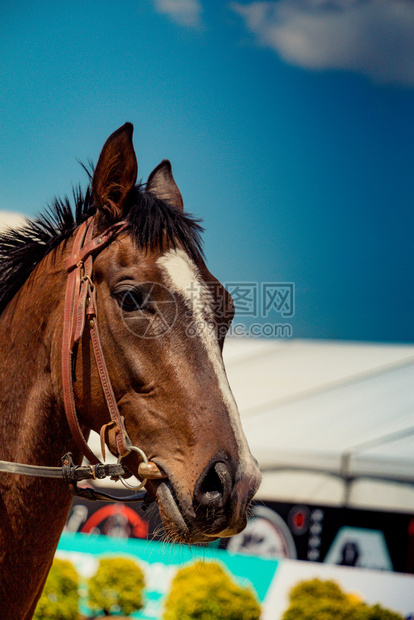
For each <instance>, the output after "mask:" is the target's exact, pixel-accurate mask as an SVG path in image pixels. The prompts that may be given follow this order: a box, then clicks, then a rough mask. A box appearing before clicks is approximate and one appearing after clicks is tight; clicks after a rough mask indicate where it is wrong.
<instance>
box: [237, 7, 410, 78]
mask: <svg viewBox="0 0 414 620" xmlns="http://www.w3.org/2000/svg"><path fill="white" fill-rule="evenodd" d="M231 7H232V9H233V10H234V11H235V12H236V13H238V14H239V15H240V16H241V17H242V18H243V20H244V22H245V25H246V27H247V29H248V30H250V31H251V32H252V33H253V34H254V35H255V37H256V39H257V41H258V42H259V43H260V44H261V45H263V46H265V47H270V48H272V49H274V50H275V51H276V52H278V54H279V55H280V56H281V57H282V58H283V59H284V60H285V61H287V62H289V63H291V64H294V65H298V66H301V67H305V68H308V69H343V70H350V71H355V72H358V73H363V74H365V75H367V76H369V77H370V78H371V79H372V80H373V81H375V82H379V83H395V84H403V85H406V86H414V2H413V1H412V0H279V1H277V2H250V3H249V4H240V3H238V2H234V3H232V5H231Z"/></svg>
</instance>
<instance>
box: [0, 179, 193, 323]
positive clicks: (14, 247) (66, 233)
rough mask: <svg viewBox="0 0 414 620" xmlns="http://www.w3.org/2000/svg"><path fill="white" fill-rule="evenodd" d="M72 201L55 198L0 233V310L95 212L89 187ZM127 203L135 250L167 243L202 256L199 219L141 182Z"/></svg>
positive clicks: (74, 196) (162, 245)
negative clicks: (37, 213)
mask: <svg viewBox="0 0 414 620" xmlns="http://www.w3.org/2000/svg"><path fill="white" fill-rule="evenodd" d="M73 203H74V209H72V205H71V202H70V200H69V199H68V198H67V197H65V198H64V199H63V200H61V199H59V198H56V199H55V200H54V201H53V203H52V204H51V205H50V206H48V207H47V209H46V210H45V212H44V213H42V214H41V215H40V216H39V217H37V218H36V219H34V220H29V219H27V221H26V222H25V224H24V225H23V226H21V227H20V228H17V229H16V230H12V229H7V230H5V231H2V232H0V314H1V313H2V312H3V310H4V309H5V307H6V306H7V304H8V303H9V301H11V299H12V298H13V297H14V296H15V295H16V293H17V292H18V291H19V290H20V289H21V287H22V286H23V284H24V283H25V282H26V280H27V278H28V277H29V275H30V274H31V273H32V271H33V269H34V268H35V267H36V266H37V265H38V264H39V263H40V261H41V260H42V259H43V258H44V257H45V256H46V255H47V254H49V252H51V251H52V250H54V249H55V248H57V247H58V246H59V245H60V244H61V243H62V242H64V241H66V240H67V239H69V237H70V236H71V235H72V234H73V232H74V231H75V229H76V228H77V227H78V226H79V225H80V224H82V222H83V221H85V220H86V219H87V218H88V217H90V216H91V215H94V214H95V212H96V207H95V205H94V203H93V198H92V193H91V189H90V187H88V189H87V190H86V191H85V192H83V191H82V190H81V189H80V188H78V189H75V190H74V191H73ZM128 205H129V206H128V213H127V216H126V218H125V219H126V220H127V221H128V223H129V229H130V233H131V235H132V237H133V239H134V240H135V242H136V243H137V245H138V247H139V248H144V249H147V248H153V247H159V248H161V249H162V248H163V247H164V245H165V243H166V242H169V243H170V244H172V246H173V247H176V246H177V244H179V245H180V246H182V247H183V248H184V250H185V251H186V252H187V253H188V254H189V255H190V256H191V257H192V258H195V259H197V257H199V256H200V254H201V255H202V243H201V232H202V230H203V229H202V227H201V226H200V223H199V220H197V219H195V218H193V217H192V216H191V215H187V214H183V213H182V212H181V211H179V210H178V209H176V208H175V207H173V206H172V205H170V204H168V203H167V202H164V201H163V200H160V199H158V198H156V197H155V196H154V195H153V194H152V193H151V192H147V191H146V190H145V186H144V185H137V186H136V187H135V188H134V190H133V191H132V192H131V195H130V196H129V200H128Z"/></svg>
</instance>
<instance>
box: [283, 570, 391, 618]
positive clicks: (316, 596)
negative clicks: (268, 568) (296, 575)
mask: <svg viewBox="0 0 414 620" xmlns="http://www.w3.org/2000/svg"><path fill="white" fill-rule="evenodd" d="M282 620H402V616H400V615H399V614H396V613H394V612H392V611H388V610H387V609H384V608H383V607H381V606H380V605H374V606H369V605H366V604H365V603H363V602H361V601H360V600H358V599H357V598H356V597H355V596H354V595H347V594H345V592H343V591H342V590H341V588H340V587H339V586H338V584H336V583H335V582H334V581H321V580H319V579H312V580H310V581H302V582H300V583H298V584H297V585H296V586H294V587H293V588H292V590H291V592H290V606H289V608H288V609H287V610H286V611H285V613H284V615H283V618H282Z"/></svg>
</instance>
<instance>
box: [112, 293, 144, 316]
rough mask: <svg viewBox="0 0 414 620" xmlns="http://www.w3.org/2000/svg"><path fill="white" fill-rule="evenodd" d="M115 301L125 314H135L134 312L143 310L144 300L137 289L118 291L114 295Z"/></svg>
mask: <svg viewBox="0 0 414 620" xmlns="http://www.w3.org/2000/svg"><path fill="white" fill-rule="evenodd" d="M116 300H117V302H118V305H119V307H120V308H122V310H124V311H125V312H135V311H136V310H143V308H144V306H145V303H146V300H145V299H144V296H143V294H142V292H141V291H140V290H139V289H137V288H130V289H127V290H123V291H119V292H118V293H117V294H116Z"/></svg>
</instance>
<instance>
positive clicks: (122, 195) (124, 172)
mask: <svg viewBox="0 0 414 620" xmlns="http://www.w3.org/2000/svg"><path fill="white" fill-rule="evenodd" d="M133 131H134V127H133V125H132V124H131V123H125V125H123V126H122V127H120V128H119V129H117V130H116V131H115V132H114V133H113V134H112V135H110V136H109V138H108V139H107V141H106V142H105V144H104V146H103V149H102V151H101V154H100V156H99V160H98V164H97V166H96V169H95V172H94V175H93V179H92V192H93V197H94V200H95V203H96V206H97V211H98V213H100V214H101V215H103V217H104V219H105V221H106V222H109V223H112V222H116V221H119V220H120V219H122V217H123V215H124V207H125V202H126V198H127V196H128V194H129V192H130V191H131V189H132V188H133V187H134V185H135V183H136V180H137V174H138V164H137V158H136V156H135V151H134V147H133V144H132V133H133Z"/></svg>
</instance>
